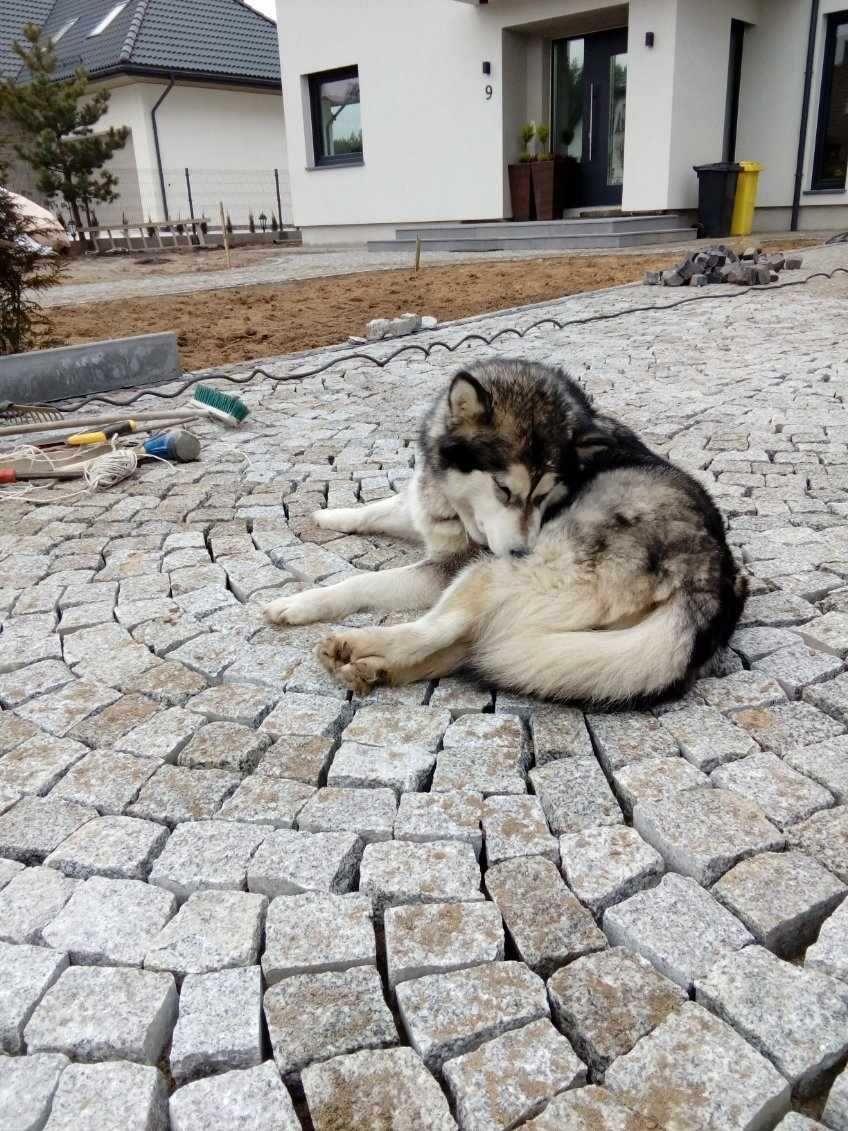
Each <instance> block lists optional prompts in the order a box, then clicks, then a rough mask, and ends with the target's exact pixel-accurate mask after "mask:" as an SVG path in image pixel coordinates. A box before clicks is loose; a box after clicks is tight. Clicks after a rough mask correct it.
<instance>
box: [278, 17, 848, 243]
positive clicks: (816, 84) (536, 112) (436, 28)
mask: <svg viewBox="0 0 848 1131" xmlns="http://www.w3.org/2000/svg"><path fill="white" fill-rule="evenodd" d="M277 9H278V11H277V15H278V23H279V26H280V27H281V28H282V29H284V34H283V35H282V37H281V43H280V50H281V57H282V72H283V80H284V81H283V99H284V104H285V114H286V121H287V123H288V130H287V140H288V150H289V167H290V170H291V184H292V195H293V201H294V220H295V222H296V223H297V224H298V225H299V226H300V227H301V228H302V229H303V236H304V240H305V241H307V242H309V241H312V242H316V241H321V240H327V239H340V238H341V239H350V240H358V239H364V238H380V237H383V238H385V237H387V236H390V235H392V234H393V230H394V226H395V225H399V224H401V225H402V224H414V225H425V224H429V223H436V222H443V223H444V222H446V221H453V222H458V221H470V220H499V219H503V218H508V217H510V216H511V214H512V213H511V204H510V197H509V184H508V179H507V164H508V163H509V162H510V161H514V160H515V159H516V158H517V157H518V155H519V151H520V148H521V142H520V128H521V125H522V123H524V122H527V121H535V122H540V123H547V124H549V125H550V127H551V139H552V142H553V145H554V148H555V151H556V152H557V153H559V154H561V155H563V156H570V157H571V158H573V159H574V161H573V163H572V167H573V169H574V176H573V183H572V189H573V203H574V205H575V206H576V207H579V208H591V207H593V206H604V207H606V208H616V207H620V208H621V209H622V210H623V211H624V212H631V213H653V212H660V211H676V210H691V209H693V208H694V207H695V206H696V204H697V178H696V176H695V173H694V172H693V170H692V166H693V165H697V164H702V163H707V162H714V161H720V160H722V159H724V158H729V157H736V158H741V159H749V160H754V161H759V162H761V163H762V164H763V165H764V167H765V168H764V171H763V173H762V175H761V177H760V185H759V198H758V205H759V207H758V210H757V215H756V226H757V228H758V229H760V230H764V229H788V228H789V227H790V224H791V223H792V222H793V212H794V213H795V216H794V219H795V221H796V222H797V224H798V226H800V227H801V228H806V229H812V228H848V192H846V163H848V11H846V9H848V0H631V2H630V3H629V4H621V3H615V2H613V0H588V2H587V0H402V2H400V0H277ZM808 49H809V52H810V55H809V58H810V67H809V68H807V66H806V63H807V57H808ZM805 92H807V94H808V97H807V98H806V99H805ZM805 101H807V102H808V104H809V105H808V113H807V114H806V122H805V123H804V125H803V128H802V118H803V117H804V105H805ZM354 135H355V136H354ZM352 137H354V142H352V141H351V138H352ZM339 138H341V140H342V145H341V148H340V149H339V147H338V146H337V145H336V141H337V139H339ZM799 141H800V144H799ZM799 153H800V161H799ZM793 206H794V207H793Z"/></svg>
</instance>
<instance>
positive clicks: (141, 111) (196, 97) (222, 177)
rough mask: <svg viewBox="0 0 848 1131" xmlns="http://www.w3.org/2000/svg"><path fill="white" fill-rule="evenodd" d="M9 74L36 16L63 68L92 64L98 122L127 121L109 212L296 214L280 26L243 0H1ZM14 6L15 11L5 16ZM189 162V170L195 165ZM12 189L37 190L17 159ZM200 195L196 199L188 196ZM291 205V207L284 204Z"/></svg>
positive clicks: (141, 215)
mask: <svg viewBox="0 0 848 1131" xmlns="http://www.w3.org/2000/svg"><path fill="white" fill-rule="evenodd" d="M2 7H3V15H4V19H3V30H2V35H0V73H3V74H6V75H11V76H17V77H20V76H21V68H20V60H19V59H18V57H17V56H16V55H15V54H14V53H13V52H12V50H11V43H12V41H13V39H15V38H18V39H19V38H20V37H21V31H22V29H23V26H24V25H25V24H26V23H27V22H33V23H37V24H38V25H39V26H41V27H42V29H43V32H44V33H45V34H46V35H49V36H50V37H51V38H52V40H53V42H54V45H55V49H56V53H57V57H58V64H59V65H58V68H57V71H56V77H57V78H62V77H65V76H67V75H70V74H71V73H72V72H73V71H74V69H75V68H76V67H78V66H80V65H82V66H84V67H85V68H86V69H87V71H88V72H89V75H90V77H91V80H92V86H93V88H94V89H97V88H100V87H104V86H105V87H107V88H108V89H109V91H110V95H111V98H110V102H109V108H108V111H107V114H106V115H105V116H104V117H103V118H102V119H101V120H100V122H98V125H97V128H107V127H109V126H127V127H129V130H130V136H129V139H128V141H127V144H126V146H125V147H124V148H123V149H122V150H120V151H118V153H116V154H115V156H114V158H113V160H112V162H111V165H110V167H111V170H112V172H114V174H115V175H116V176H117V178H118V192H119V199H118V200H117V201H116V202H115V203H114V204H102V205H101V204H97V205H95V206H94V212H95V213H96V216H97V219H98V220H99V221H100V222H101V223H103V224H107V223H120V222H121V220H122V218H123V217H126V218H127V219H128V220H129V221H131V222H136V223H138V222H139V221H143V220H147V219H150V220H160V221H161V220H166V219H170V220H173V221H176V220H179V219H181V218H187V217H188V216H190V215H191V214H192V213H193V214H194V215H195V216H203V215H206V216H208V217H209V218H210V219H211V218H216V219H217V216H218V208H219V203H220V202H223V204H224V206H225V209H226V211H227V212H228V213H230V215H231V216H232V219H233V222H234V223H236V224H245V223H246V222H247V219H248V214H249V213H250V212H253V213H254V215H255V216H258V215H259V214H260V213H262V212H264V213H265V215H266V216H267V217H268V218H269V219H270V216H271V214H272V213H274V214H276V215H277V217H278V219H279V220H281V221H285V222H288V223H290V222H291V201H290V190H289V183H288V169H287V162H286V140H285V125H284V119H283V106H282V99H281V82H280V59H279V47H278V42H277V29H276V27H275V25H274V23H273V21H272V20H269V19H267V18H266V17H264V16H262V15H260V14H259V13H258V12H256V11H254V10H253V9H252V8H250V7H248V6H247V5H246V4H244V3H242V0H35V2H33V0H3V4H2ZM7 9H11V13H10V14H9V15H8V16H7ZM187 170H188V175H186V171H187ZM12 177H13V181H14V183H12V184H11V187H12V188H16V189H17V190H18V191H20V192H23V193H25V194H26V195H37V194H35V193H34V190H33V186H32V177H31V175H29V174H28V172H27V170H25V169H22V168H20V166H18V167H17V168H16V169H14V170H13V174H12ZM190 196H191V199H190ZM280 213H282V215H280Z"/></svg>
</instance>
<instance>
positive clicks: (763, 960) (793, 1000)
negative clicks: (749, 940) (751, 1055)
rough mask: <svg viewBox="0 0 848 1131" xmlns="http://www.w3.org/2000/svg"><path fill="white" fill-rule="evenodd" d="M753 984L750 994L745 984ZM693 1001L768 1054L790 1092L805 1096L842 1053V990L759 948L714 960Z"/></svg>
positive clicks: (847, 999) (847, 1047)
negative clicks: (753, 994) (755, 987)
mask: <svg viewBox="0 0 848 1131" xmlns="http://www.w3.org/2000/svg"><path fill="white" fill-rule="evenodd" d="M752 986H757V989H758V992H757V994H756V997H753V996H752V994H751V987H752ZM695 993H696V1000H697V1001H698V1002H700V1003H702V1004H704V1005H706V1006H707V1007H708V1008H709V1009H710V1010H711V1011H712V1012H713V1013H716V1014H717V1015H718V1016H719V1017H721V1018H722V1019H723V1020H725V1021H727V1022H728V1023H729V1024H731V1025H732V1026H733V1027H734V1029H736V1030H737V1031H738V1032H739V1033H741V1034H742V1036H743V1037H745V1039H746V1040H747V1041H748V1042H749V1043H750V1044H752V1045H753V1046H754V1048H756V1049H758V1050H759V1051H760V1052H761V1053H763V1054H764V1055H765V1056H767V1057H768V1059H769V1060H770V1061H772V1063H773V1064H774V1065H775V1067H776V1068H778V1069H779V1071H780V1072H782V1073H783V1075H784V1076H785V1077H786V1078H787V1080H789V1081H790V1083H791V1084H792V1087H793V1090H794V1091H795V1092H796V1093H797V1094H799V1095H801V1096H805V1095H810V1094H812V1093H813V1092H815V1091H817V1090H818V1087H819V1085H820V1083H821V1082H822V1079H823V1076H824V1074H825V1073H826V1071H827V1070H828V1068H830V1067H832V1066H833V1065H835V1064H838V1063H839V1062H840V1061H841V1060H844V1058H845V1054H846V1052H848V994H846V993H845V991H844V987H842V986H841V985H840V984H839V983H837V982H834V981H833V979H832V978H830V977H828V976H827V975H826V974H821V973H819V972H818V971H815V970H806V969H800V968H799V967H797V966H793V965H791V964H790V963H788V962H783V961H782V960H781V959H780V958H777V957H775V955H773V954H771V953H770V952H769V951H767V950H765V949H763V948H762V947H759V946H751V947H746V948H745V949H744V950H741V951H739V952H738V953H736V954H731V955H726V956H725V957H724V958H722V959H720V960H719V961H718V962H717V963H716V964H715V966H714V967H713V968H712V969H711V970H710V971H709V973H708V974H706V975H705V976H703V977H701V978H699V979H698V980H697V981H696V983H695Z"/></svg>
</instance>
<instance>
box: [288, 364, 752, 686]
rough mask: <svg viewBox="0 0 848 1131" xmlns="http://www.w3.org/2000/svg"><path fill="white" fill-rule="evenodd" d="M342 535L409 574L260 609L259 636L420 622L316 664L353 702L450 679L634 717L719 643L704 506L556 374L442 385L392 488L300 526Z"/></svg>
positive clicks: (368, 634) (525, 372)
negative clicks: (459, 675) (352, 623)
mask: <svg viewBox="0 0 848 1131" xmlns="http://www.w3.org/2000/svg"><path fill="white" fill-rule="evenodd" d="M314 517H315V522H316V523H317V524H318V525H319V526H321V527H324V528H325V529H328V530H338V531H341V532H342V533H345V534H387V535H391V536H393V537H402V538H417V539H420V540H421V541H422V542H423V543H424V546H425V550H426V557H425V558H424V560H423V561H421V562H418V563H417V564H415V565H411V566H404V567H402V568H400V569H390V570H385V571H383V572H374V573H371V572H363V573H361V574H359V575H357V576H355V577H351V578H348V579H346V580H344V581H341V582H339V583H338V584H336V585H330V586H327V587H325V588H323V589H321V588H318V589H311V590H308V591H306V592H304V593H298V594H296V595H294V596H291V597H281V598H280V599H279V600H276V601H274V602H272V603H271V604H270V605H269V606H268V608H267V610H266V616H267V618H268V620H269V621H271V622H272V623H274V624H307V623H309V622H312V621H338V620H339V619H341V618H343V617H345V616H347V615H349V614H351V613H353V612H356V611H359V610H361V609H373V610H379V611H382V612H387V611H395V610H398V609H408V608H427V609H428V610H429V611H428V612H426V613H425V614H424V615H423V616H421V617H420V618H419V619H417V620H414V621H411V622H409V623H407V624H401V625H395V626H392V627H383V628H381V627H373V628H358V629H353V628H352V629H345V630H342V631H339V632H336V633H335V634H334V635H332V636H330V637H328V638H327V639H326V640H325V641H324V642H323V643H322V644H321V645H320V646H319V649H318V655H319V657H320V659H321V661H322V662H323V663H324V665H325V666H326V667H327V668H328V669H329V670H330V671H331V672H333V673H334V674H335V675H336V676H337V677H338V678H339V679H340V680H341V681H342V682H343V683H345V684H346V685H347V686H348V687H351V688H353V690H355V691H356V692H357V693H360V694H362V693H364V692H367V691H368V690H369V689H370V688H371V687H372V686H374V685H376V684H400V683H407V682H410V681H413V680H421V679H433V678H437V677H440V676H445V675H448V674H449V673H451V672H454V671H456V670H457V669H459V668H463V669H471V670H472V671H475V672H476V673H477V674H478V675H479V676H480V677H481V678H482V679H483V680H485V681H488V682H490V683H493V684H494V685H496V686H498V687H501V688H505V689H509V690H512V691H517V692H524V693H527V694H532V695H538V696H543V697H548V698H555V699H564V700H578V701H581V702H584V703H587V704H592V705H603V706H613V705H629V706H634V705H645V704H646V703H648V702H650V701H652V700H657V699H660V698H664V697H666V696H669V695H672V694H674V693H675V692H677V691H679V690H681V689H682V688H683V687H684V686H685V684H686V682H687V680H688V678H689V677H690V675H691V674H692V673H694V672H695V671H697V669H698V668H700V667H701V666H702V665H704V664H705V663H706V662H707V661H708V660H709V659H710V658H711V657H712V655H713V654H714V652H715V651H716V649H717V648H719V647H721V646H723V645H725V644H726V643H727V641H728V640H729V638H730V636H731V634H732V632H733V630H734V628H735V626H736V623H737V621H738V619H739V616H740V614H741V612H742V609H743V606H744V603H745V596H746V591H747V585H746V582H745V580H744V578H742V577H741V576H740V575H739V574H738V573H737V569H736V565H735V562H734V560H733V557H732V555H731V553H730V551H729V549H728V547H727V543H726V541H725V537H724V526H723V522H722V519H721V516H720V515H719V513H718V511H717V509H716V507H715V505H714V504H713V502H712V500H711V499H710V497H709V495H708V494H707V492H706V491H705V490H704V489H703V488H702V487H701V486H700V484H698V483H697V482H696V481H695V480H694V479H692V478H691V477H690V476H689V475H687V474H686V473H685V472H683V471H681V470H680V469H679V468H677V467H675V466H674V465H673V464H670V463H668V462H667V461H666V460H664V459H662V458H661V457H660V456H658V455H656V454H654V453H653V452H651V451H650V450H649V449H648V448H647V447H646V446H645V445H644V444H643V443H642V441H641V440H640V439H639V438H638V437H637V436H636V435H635V434H634V433H633V432H632V431H631V430H630V429H629V428H626V427H625V426H624V425H623V424H621V423H620V422H618V421H617V420H615V419H613V418H612V417H610V416H605V415H603V414H601V413H599V412H597V411H595V409H594V408H593V406H592V404H591V402H590V401H589V399H588V398H587V397H586V395H585V394H584V393H583V391H582V390H581V389H580V387H579V386H578V385H577V384H576V383H575V382H574V381H572V380H571V379H570V378H569V377H567V376H566V374H565V373H563V372H562V371H561V370H558V369H552V368H549V367H548V366H544V365H539V364H535V363H530V362H522V361H507V360H503V361H486V362H480V363H477V364H475V365H472V366H470V367H469V368H468V369H465V370H462V371H461V372H459V373H457V374H456V375H455V376H454V378H453V379H452V381H451V382H450V384H449V386H448V387H447V388H446V389H445V390H444V391H443V392H442V393H440V394H439V396H437V397H436V399H435V401H434V403H433V405H432V406H431V408H430V410H429V412H428V414H427V416H426V418H425V419H424V421H423V423H422V425H421V430H420V434H419V438H418V453H417V461H416V466H415V474H414V477H413V479H412V480H411V481H410V484H409V487H408V489H407V490H406V491H405V492H404V493H403V494H398V495H395V496H393V497H392V498H389V499H381V500H380V501H379V502H376V503H371V504H369V505H366V506H360V507H349V508H343V509H339V510H322V511H318V512H317V513H316V515H315V516H314Z"/></svg>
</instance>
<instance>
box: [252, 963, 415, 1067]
mask: <svg viewBox="0 0 848 1131" xmlns="http://www.w3.org/2000/svg"><path fill="white" fill-rule="evenodd" d="M264 1009H265V1019H266V1021H267V1023H268V1032H269V1035H270V1037H271V1048H272V1050H273V1053H274V1060H275V1061H276V1062H277V1068H278V1069H279V1071H280V1075H281V1076H282V1077H283V1080H284V1081H286V1082H291V1081H293V1080H295V1079H296V1078H297V1076H298V1075H299V1073H300V1072H301V1071H302V1070H303V1069H304V1068H306V1067H307V1066H308V1065H310V1064H314V1063H316V1062H317V1061H322V1060H329V1059H330V1058H331V1057H334V1056H341V1055H342V1054H343V1053H350V1052H358V1051H360V1050H361V1049H378V1048H386V1047H388V1046H391V1045H395V1044H397V1043H398V1033H397V1029H396V1027H395V1023H394V1020H393V1018H392V1015H391V1013H390V1012H389V1009H388V1007H387V1006H386V1003H385V1001H384V1000H383V990H382V985H381V982H380V975H379V974H378V973H377V971H376V970H375V969H374V968H373V967H371V966H357V967H354V968H353V969H352V970H344V971H334V972H331V973H326V974H300V975H297V976H296V977H292V978H286V979H285V980H284V981H282V982H278V983H277V985H275V986H271V988H270V989H269V990H266V991H265V998H264ZM304 1018H308V1019H309V1022H308V1024H307V1025H304V1024H303V1021H304Z"/></svg>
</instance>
